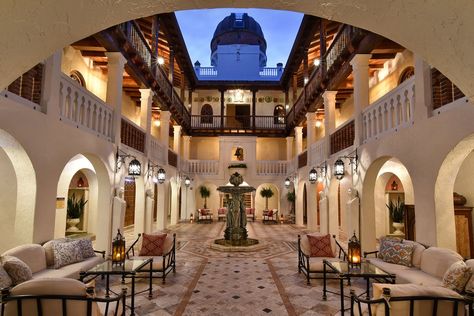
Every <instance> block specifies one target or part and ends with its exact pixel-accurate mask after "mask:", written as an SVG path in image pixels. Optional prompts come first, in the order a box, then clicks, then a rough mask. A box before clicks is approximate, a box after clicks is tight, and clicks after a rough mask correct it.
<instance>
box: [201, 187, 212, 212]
mask: <svg viewBox="0 0 474 316" xmlns="http://www.w3.org/2000/svg"><path fill="white" fill-rule="evenodd" d="M199 194H200V195H201V198H203V199H204V208H207V198H208V197H209V196H210V195H211V191H209V189H208V188H207V187H206V186H204V185H201V186H200V187H199Z"/></svg>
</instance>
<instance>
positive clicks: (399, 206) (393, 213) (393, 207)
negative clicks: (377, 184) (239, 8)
mask: <svg viewBox="0 0 474 316" xmlns="http://www.w3.org/2000/svg"><path fill="white" fill-rule="evenodd" d="M385 205H386V206H387V208H388V213H389V215H390V218H391V219H392V222H394V223H403V219H404V217H405V203H404V202H401V201H400V197H398V199H397V203H393V201H392V200H390V201H389V202H388V204H385Z"/></svg>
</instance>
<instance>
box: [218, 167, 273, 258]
mask: <svg viewBox="0 0 474 316" xmlns="http://www.w3.org/2000/svg"><path fill="white" fill-rule="evenodd" d="M217 191H220V192H223V193H228V194H230V195H231V197H232V199H231V200H230V201H229V203H228V205H227V217H226V228H225V231H224V239H217V240H215V241H214V242H213V243H211V248H213V249H216V250H221V251H254V250H259V249H261V248H263V246H264V245H263V244H259V241H258V240H257V239H251V238H248V237H247V214H246V213H245V204H244V201H243V196H242V195H243V194H244V193H249V192H252V191H255V188H254V187H251V186H249V185H248V184H246V183H244V179H243V177H242V175H240V174H239V173H238V172H235V173H234V174H232V175H231V176H230V179H229V184H227V185H224V186H220V187H218V188H217Z"/></svg>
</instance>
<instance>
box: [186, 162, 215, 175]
mask: <svg viewBox="0 0 474 316" xmlns="http://www.w3.org/2000/svg"><path fill="white" fill-rule="evenodd" d="M184 170H185V171H186V172H188V173H191V174H200V175H217V174H218V173H219V160H188V161H186V162H185V163H184Z"/></svg>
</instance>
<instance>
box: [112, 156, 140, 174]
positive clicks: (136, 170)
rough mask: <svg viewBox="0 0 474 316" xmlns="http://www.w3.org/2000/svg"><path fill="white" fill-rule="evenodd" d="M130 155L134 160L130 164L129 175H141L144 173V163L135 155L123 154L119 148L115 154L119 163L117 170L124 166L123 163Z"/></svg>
mask: <svg viewBox="0 0 474 316" xmlns="http://www.w3.org/2000/svg"><path fill="white" fill-rule="evenodd" d="M129 157H131V158H133V160H132V161H130V163H129V164H128V175H129V176H133V177H136V176H140V175H141V174H142V165H141V163H140V161H138V160H137V158H136V157H135V156H132V155H129V154H126V153H122V154H121V153H120V151H119V150H117V153H116V154H115V161H116V162H117V165H116V166H115V172H118V171H119V170H120V168H122V165H123V164H124V163H125V159H127V158H129Z"/></svg>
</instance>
